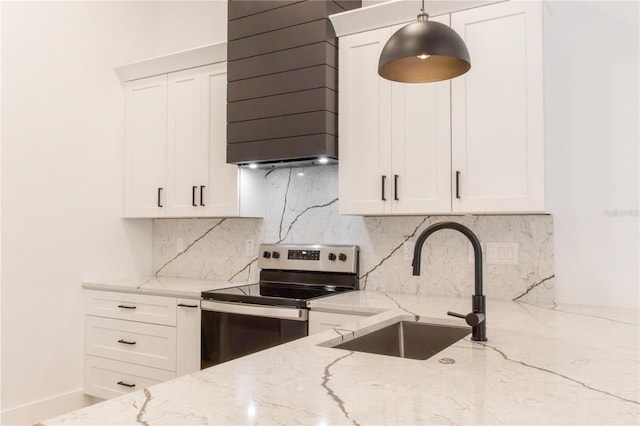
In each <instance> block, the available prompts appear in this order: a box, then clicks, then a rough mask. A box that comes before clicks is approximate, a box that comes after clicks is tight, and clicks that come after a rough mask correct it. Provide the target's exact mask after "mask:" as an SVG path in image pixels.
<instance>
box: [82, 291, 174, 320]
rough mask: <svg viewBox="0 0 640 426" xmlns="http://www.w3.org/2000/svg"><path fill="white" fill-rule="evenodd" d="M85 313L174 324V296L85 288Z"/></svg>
mask: <svg viewBox="0 0 640 426" xmlns="http://www.w3.org/2000/svg"><path fill="white" fill-rule="evenodd" d="M84 295H85V307H86V313H87V315H96V316H100V317H108V318H119V319H126V320H131V321H141V322H148V323H152V324H164V325H174V326H175V325H176V298H175V297H164V296H151V295H147V294H134V293H118V292H113V291H99V290H85V291H84Z"/></svg>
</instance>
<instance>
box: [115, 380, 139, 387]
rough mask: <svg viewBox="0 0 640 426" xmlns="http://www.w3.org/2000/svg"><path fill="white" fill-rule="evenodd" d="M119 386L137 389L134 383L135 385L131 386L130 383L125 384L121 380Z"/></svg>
mask: <svg viewBox="0 0 640 426" xmlns="http://www.w3.org/2000/svg"><path fill="white" fill-rule="evenodd" d="M118 384H119V385H120V386H126V387H128V388H135V387H136V384H135V383H134V384H129V383H125V382H123V381H122V380H120V381H119V382H118Z"/></svg>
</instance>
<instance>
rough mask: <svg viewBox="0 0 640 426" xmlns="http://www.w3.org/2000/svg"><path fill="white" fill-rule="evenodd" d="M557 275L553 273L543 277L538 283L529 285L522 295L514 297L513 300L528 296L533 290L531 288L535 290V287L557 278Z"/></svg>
mask: <svg viewBox="0 0 640 426" xmlns="http://www.w3.org/2000/svg"><path fill="white" fill-rule="evenodd" d="M555 276H556V274H553V275H550V276H548V277H547V278H543V279H542V280H540V281H538V282H537V283H533V284H531V285H530V286H529V287H527V289H526V290H525V291H524V292H523V293H521V294H520V295H518V296H516V297H514V298H513V301H514V302H517V301H518V299H520V298H522V297H524V296H526V295H527V294H529V293H530V292H531V290H533V289H534V288H536V287H538V286H539V285H542V284H544V283H545V282H547V281H549V280H550V279H552V278H555Z"/></svg>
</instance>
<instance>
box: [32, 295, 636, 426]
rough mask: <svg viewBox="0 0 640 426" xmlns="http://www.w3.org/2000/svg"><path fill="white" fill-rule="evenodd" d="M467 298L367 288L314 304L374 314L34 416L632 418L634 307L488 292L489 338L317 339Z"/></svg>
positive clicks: (269, 420) (250, 420) (260, 420)
mask: <svg viewBox="0 0 640 426" xmlns="http://www.w3.org/2000/svg"><path fill="white" fill-rule="evenodd" d="M470 304H471V300H470V297H469V298H468V299H467V298H465V299H457V298H442V297H432V296H424V295H408V294H392V293H388V294H387V293H381V292H369V291H366V292H363V291H361V292H353V293H347V294H341V295H337V296H332V297H329V298H323V299H320V300H317V301H315V302H314V305H315V306H314V307H315V308H316V309H325V310H330V311H352V312H360V313H369V314H372V313H375V315H373V316H369V317H366V318H364V319H362V320H360V321H358V322H356V323H352V324H346V325H344V326H341V327H340V328H336V329H333V330H327V331H325V332H322V333H319V334H315V335H312V336H309V337H306V338H303V339H300V340H297V341H294V342H290V343H287V344H285V345H280V346H278V347H275V348H271V349H268V350H265V351H262V352H258V353H256V354H253V355H249V356H246V357H243V358H240V359H237V360H234V361H230V362H227V363H224V364H220V365H217V366H214V367H211V368H209V369H206V370H202V371H200V372H197V373H194V374H190V375H187V376H182V377H179V378H177V379H174V380H172V381H169V382H166V383H162V384H159V385H156V386H153V387H150V388H148V389H144V390H140V391H136V392H133V393H131V394H127V395H124V396H121V397H118V398H114V399H112V400H108V401H105V402H102V403H99V404H96V405H94V406H91V407H87V408H84V409H82V410H78V411H75V412H72V413H69V414H66V415H63V416H60V417H56V418H53V419H50V420H47V421H45V422H43V424H46V425H80V424H83V425H86V424H92V425H106V424H109V425H115V424H146V425H156V424H157V425H160V424H165V425H168V424H181V425H192V424H225V425H229V424H234V425H236V424H270V425H271V424H314V425H345V424H353V425H364V424H393V425H401V424H487V425H489V424H490V425H495V424H509V425H513V424H527V425H530V424H554V425H555V424H580V425H583V424H594V425H595V424H597V425H601V424H638V423H639V422H640V412H639V410H640V395H639V381H640V380H639V379H640V377H639V370H640V362H639V354H640V351H639V343H638V340H639V331H640V327H639V314H638V311H637V310H624V309H609V308H594V307H584V306H570V305H564V306H554V307H539V306H533V305H528V304H524V303H517V302H507V301H494V300H488V301H487V337H488V339H489V340H488V341H487V342H482V343H480V342H472V341H471V340H470V339H469V337H466V338H464V339H463V340H461V341H459V342H458V343H456V344H454V345H452V346H450V347H449V348H447V349H445V350H444V351H442V352H440V353H438V354H436V355H435V356H434V357H432V358H430V359H428V360H425V361H416V360H411V359H403V358H396V357H389V356H382V355H374V354H367V353H362V352H354V351H347V350H341V349H334V348H330V347H324V346H322V345H323V344H327V342H335V341H342V340H348V339H351V338H353V337H354V336H358V335H360V334H364V333H366V332H368V331H371V330H373V329H377V328H380V327H381V326H383V325H386V324H390V323H393V322H396V321H398V320H409V321H414V320H415V319H416V316H418V317H419V321H424V322H437V323H444V324H455V325H461V320H458V319H456V318H451V317H447V316H446V311H447V310H452V311H457V312H462V313H466V312H467V311H468V309H469V308H470ZM377 312H381V313H377ZM443 358H450V359H452V360H455V363H453V364H445V363H442V362H441V360H442V359H443Z"/></svg>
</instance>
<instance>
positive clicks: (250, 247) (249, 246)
mask: <svg viewBox="0 0 640 426" xmlns="http://www.w3.org/2000/svg"><path fill="white" fill-rule="evenodd" d="M255 252H256V242H255V241H254V240H246V241H245V242H244V255H245V256H247V257H253V256H254V253H255Z"/></svg>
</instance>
